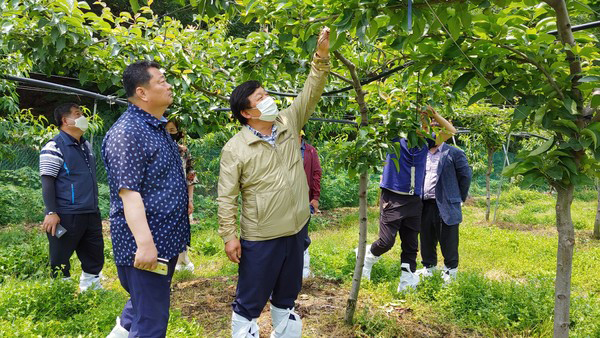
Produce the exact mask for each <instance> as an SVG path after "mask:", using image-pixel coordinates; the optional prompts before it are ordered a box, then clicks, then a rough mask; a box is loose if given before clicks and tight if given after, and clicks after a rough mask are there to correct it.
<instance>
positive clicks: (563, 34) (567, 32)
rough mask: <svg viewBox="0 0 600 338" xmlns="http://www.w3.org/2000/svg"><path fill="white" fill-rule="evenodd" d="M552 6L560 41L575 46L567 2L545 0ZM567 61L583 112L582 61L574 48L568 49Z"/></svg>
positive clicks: (572, 83) (579, 108) (578, 103)
mask: <svg viewBox="0 0 600 338" xmlns="http://www.w3.org/2000/svg"><path fill="white" fill-rule="evenodd" d="M544 2H546V3H547V4H548V5H550V7H552V8H553V9H554V11H555V12H556V28H557V30H558V37H559V39H560V41H561V42H562V43H563V44H565V45H570V46H574V45H575V37H574V36H573V31H572V30H571V20H570V18H569V11H568V10H567V4H566V3H565V1H564V0H544ZM565 52H566V54H567V61H569V69H570V72H571V93H572V96H573V99H574V100H575V102H576V103H577V111H578V112H580V113H582V112H583V95H582V94H581V90H579V87H578V86H579V79H580V78H581V72H582V69H581V62H580V61H579V58H577V57H576V55H575V53H573V51H572V50H566V51H565Z"/></svg>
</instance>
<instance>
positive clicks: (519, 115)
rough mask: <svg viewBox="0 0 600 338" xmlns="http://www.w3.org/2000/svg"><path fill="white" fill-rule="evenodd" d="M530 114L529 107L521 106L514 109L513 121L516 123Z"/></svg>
mask: <svg viewBox="0 0 600 338" xmlns="http://www.w3.org/2000/svg"><path fill="white" fill-rule="evenodd" d="M530 112H531V107H529V106H528V105H525V104H521V105H519V106H517V107H516V108H515V111H514V115H513V119H514V120H516V121H521V120H525V119H526V118H527V117H529V113H530Z"/></svg>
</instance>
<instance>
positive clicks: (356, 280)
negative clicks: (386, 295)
mask: <svg viewBox="0 0 600 338" xmlns="http://www.w3.org/2000/svg"><path fill="white" fill-rule="evenodd" d="M333 53H334V55H335V57H336V58H338V60H340V61H341V62H342V63H343V64H344V65H345V66H346V68H348V70H349V71H350V75H351V76H352V87H354V91H355V92H356V103H357V104H358V107H359V108H360V117H361V121H360V127H361V128H363V127H366V126H368V125H369V108H368V107H367V103H366V102H365V95H366V92H365V91H364V90H363V89H362V85H361V84H360V78H359V77H358V73H357V72H356V66H355V65H354V63H352V62H351V61H350V60H348V59H346V58H345V57H344V56H343V55H342V54H341V53H340V52H339V51H337V50H336V51H334V52H333ZM368 174H369V170H368V168H367V169H365V170H364V171H362V172H361V173H360V179H359V184H358V201H359V208H358V213H359V218H360V219H359V230H358V254H357V256H356V264H355V265H354V276H353V277H352V290H351V291H350V295H349V296H348V305H347V307H346V316H345V318H344V320H345V322H346V323H347V324H348V325H352V322H353V320H354V312H355V311H356V303H357V301H358V291H359V290H360V281H361V278H362V268H363V266H364V264H365V249H366V246H367V186H368Z"/></svg>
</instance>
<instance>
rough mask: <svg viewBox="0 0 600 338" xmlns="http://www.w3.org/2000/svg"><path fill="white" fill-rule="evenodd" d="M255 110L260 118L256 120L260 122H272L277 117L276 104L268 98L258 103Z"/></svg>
mask: <svg viewBox="0 0 600 338" xmlns="http://www.w3.org/2000/svg"><path fill="white" fill-rule="evenodd" d="M256 109H258V110H259V111H260V117H259V118H258V119H259V120H262V121H267V122H273V121H275V119H276V118H277V116H278V115H279V110H278V109H277V103H275V100H273V98H272V97H270V96H269V97H267V98H265V99H264V100H262V101H260V103H259V104H257V105H256Z"/></svg>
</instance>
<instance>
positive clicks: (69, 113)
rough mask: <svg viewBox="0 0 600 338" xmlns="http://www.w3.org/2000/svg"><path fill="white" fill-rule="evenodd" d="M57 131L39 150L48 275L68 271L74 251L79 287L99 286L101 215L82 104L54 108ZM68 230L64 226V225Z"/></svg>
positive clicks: (101, 245)
mask: <svg viewBox="0 0 600 338" xmlns="http://www.w3.org/2000/svg"><path fill="white" fill-rule="evenodd" d="M54 119H55V120H56V125H57V126H58V127H59V128H60V132H59V133H58V135H56V137H54V138H53V139H52V140H50V141H49V142H48V143H47V144H46V145H45V146H44V147H43V148H42V151H41V152H40V176H41V180H42V195H43V198H44V204H45V206H46V217H45V218H44V223H43V224H42V227H43V228H44V230H45V231H46V232H47V234H48V242H49V248H50V267H51V268H52V276H53V277H57V275H58V272H59V271H61V272H62V275H63V276H64V277H66V278H68V277H70V276H71V273H70V267H71V265H70V263H69V260H70V258H71V256H72V255H73V252H77V257H78V258H79V260H80V261H81V270H82V272H81V277H80V279H79V289H80V290H81V291H85V290H88V289H97V288H100V271H101V270H102V267H103V266H104V240H103V239H102V219H101V218H100V209H98V183H97V181H96V158H95V157H94V153H93V152H92V147H91V145H90V143H89V142H88V141H86V139H85V138H83V133H84V132H85V131H86V130H87V128H88V122H87V119H86V118H85V116H83V113H82V112H81V109H80V108H79V106H78V105H76V104H74V103H66V104H62V105H60V106H58V107H57V108H56V109H55V110H54ZM65 230H66V231H65Z"/></svg>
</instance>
